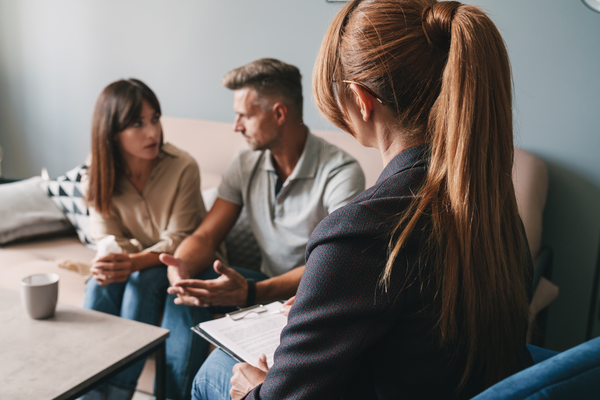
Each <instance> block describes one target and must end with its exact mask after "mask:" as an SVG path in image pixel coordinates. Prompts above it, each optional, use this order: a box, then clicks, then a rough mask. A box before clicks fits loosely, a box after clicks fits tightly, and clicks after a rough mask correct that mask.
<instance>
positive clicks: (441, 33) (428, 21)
mask: <svg viewBox="0 0 600 400" xmlns="http://www.w3.org/2000/svg"><path fill="white" fill-rule="evenodd" d="M461 5H462V4H461V3H459V2H458V1H441V2H438V3H435V4H434V5H433V6H427V7H425V8H424V9H423V12H422V13H421V26H422V27H423V33H424V34H425V38H426V39H427V43H429V46H430V47H435V48H439V49H443V50H446V51H448V49H450V39H451V36H452V20H453V19H454V14H455V13H456V10H458V7H460V6H461Z"/></svg>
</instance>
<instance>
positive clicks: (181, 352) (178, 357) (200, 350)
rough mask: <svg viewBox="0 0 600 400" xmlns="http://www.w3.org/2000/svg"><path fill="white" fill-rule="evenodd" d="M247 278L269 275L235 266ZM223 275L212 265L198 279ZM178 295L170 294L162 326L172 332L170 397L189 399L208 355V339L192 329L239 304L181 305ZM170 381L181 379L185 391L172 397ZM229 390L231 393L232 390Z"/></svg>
mask: <svg viewBox="0 0 600 400" xmlns="http://www.w3.org/2000/svg"><path fill="white" fill-rule="evenodd" d="M231 268H233V269H234V270H236V271H237V272H238V273H240V274H241V275H242V276H243V277H245V278H252V279H254V280H255V281H257V282H258V281H262V280H265V279H267V278H268V277H267V276H266V275H265V274H263V273H262V272H258V271H252V270H249V269H245V268H236V267H231ZM218 277H219V275H218V274H217V273H216V272H215V271H214V269H213V268H212V267H209V268H207V269H205V270H204V271H202V272H201V273H200V274H198V275H196V276H195V277H194V279H202V280H207V279H216V278H218ZM174 298H175V296H173V295H169V297H168V299H167V304H166V306H165V315H164V317H163V322H162V327H163V328H166V329H169V330H170V331H171V334H170V336H169V339H168V340H167V397H168V398H170V399H189V398H190V393H191V389H192V382H193V379H194V376H195V375H196V372H198V369H200V366H201V365H202V363H204V360H205V359H206V356H207V354H208V342H207V341H206V340H204V339H203V338H202V337H200V335H197V334H196V333H194V332H193V331H192V330H191V329H190V328H191V327H192V326H194V325H198V324H199V323H201V322H206V321H210V320H211V319H213V313H217V312H218V313H226V312H230V311H233V310H235V309H236V307H209V308H205V307H192V306H178V305H175V303H173V299H174ZM169 381H171V382H177V384H178V388H179V389H180V390H181V392H179V393H177V394H178V397H172V396H171V395H170V394H169V393H170V392H169V390H168V385H169ZM228 393H229V392H228Z"/></svg>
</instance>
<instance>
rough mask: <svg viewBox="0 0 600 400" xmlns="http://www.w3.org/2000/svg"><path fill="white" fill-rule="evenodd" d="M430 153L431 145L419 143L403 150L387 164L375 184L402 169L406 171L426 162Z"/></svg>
mask: <svg viewBox="0 0 600 400" xmlns="http://www.w3.org/2000/svg"><path fill="white" fill-rule="evenodd" d="M428 153H429V145H427V144H419V145H417V146H413V147H409V148H408V149H406V150H404V151H402V152H401V153H400V154H398V155H397V156H396V157H394V158H392V160H391V161H390V162H389V164H388V165H386V166H385V168H384V169H383V172H381V175H379V178H378V179H377V182H375V184H376V185H377V184H378V183H381V182H383V181H384V180H386V179H387V178H389V177H390V176H392V175H394V174H397V173H398V172H400V171H404V170H407V169H409V168H413V167H416V166H417V165H420V164H423V163H426V162H427V158H428Z"/></svg>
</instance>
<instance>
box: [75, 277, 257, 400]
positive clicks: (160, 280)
mask: <svg viewBox="0 0 600 400" xmlns="http://www.w3.org/2000/svg"><path fill="white" fill-rule="evenodd" d="M234 269H235V270H236V271H238V272H239V273H240V274H241V275H243V276H244V277H246V278H253V279H254V280H256V281H261V280H264V279H266V278H267V276H266V275H264V274H263V273H261V272H257V271H251V270H248V269H244V268H234ZM218 276H219V275H218V274H217V273H216V272H215V271H214V270H213V269H212V268H207V269H206V270H204V271H203V272H201V273H200V274H198V275H197V276H195V277H194V278H195V279H215V278H218ZM168 287H169V281H168V279H167V273H166V267H164V266H162V267H156V268H148V269H145V270H142V271H138V272H135V273H133V274H131V275H130V277H129V280H128V281H127V282H123V283H112V284H110V285H108V286H99V285H98V283H97V282H96V280H95V279H90V280H89V281H88V284H87V287H86V294H85V300H84V308H89V309H93V310H97V311H102V312H106V313H109V314H112V315H118V316H121V317H123V318H127V319H133V320H135V321H140V322H145V323H148V324H152V325H158V324H159V322H160V315H161V313H162V315H163V317H162V324H161V326H162V327H163V328H166V329H169V331H170V334H169V338H168V339H167V342H166V364H167V368H166V370H167V398H169V399H173V400H187V399H189V398H190V392H191V388H192V382H193V379H194V376H195V375H196V372H197V371H198V369H199V368H200V366H201V365H202V363H203V362H204V360H205V359H206V355H207V353H208V342H206V341H205V340H204V339H202V338H201V337H200V336H199V335H197V334H195V333H194V332H192V330H191V329H190V328H191V327H192V326H194V325H197V324H199V323H200V322H205V321H209V320H211V319H212V317H213V316H212V314H213V312H215V308H204V307H192V306H184V305H176V304H175V303H174V301H173V300H174V299H175V297H176V296H175V295H169V294H167V288H168ZM165 299H166V301H165ZM233 309H234V307H231V308H227V309H224V308H223V307H219V308H218V312H227V311H229V310H233ZM143 367H144V361H140V362H138V363H136V364H135V365H133V366H132V367H130V368H128V369H127V370H125V371H123V372H121V373H120V374H118V375H117V376H115V377H114V378H112V379H111V380H110V382H109V383H110V384H111V385H113V386H116V387H118V388H122V389H126V390H133V389H135V387H136V385H137V380H138V378H139V376H140V374H141V372H142V369H143Z"/></svg>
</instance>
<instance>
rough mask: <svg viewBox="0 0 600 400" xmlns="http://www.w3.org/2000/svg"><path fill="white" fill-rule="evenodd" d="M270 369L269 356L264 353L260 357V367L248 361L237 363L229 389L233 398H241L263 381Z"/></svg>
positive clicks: (234, 399)
mask: <svg viewBox="0 0 600 400" xmlns="http://www.w3.org/2000/svg"><path fill="white" fill-rule="evenodd" d="M268 371H269V367H268V366H267V357H266V356H265V355H264V354H262V355H261V356H260V358H259V359H258V368H256V367H253V366H252V365H250V364H246V363H238V364H235V365H234V366H233V376H232V377H231V390H230V391H229V395H230V396H231V399H232V400H239V399H241V398H242V397H244V396H245V395H246V394H247V393H248V392H249V391H251V390H252V389H254V388H255V387H256V386H257V385H258V384H260V383H263V382H264V381H265V376H267V372H268Z"/></svg>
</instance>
